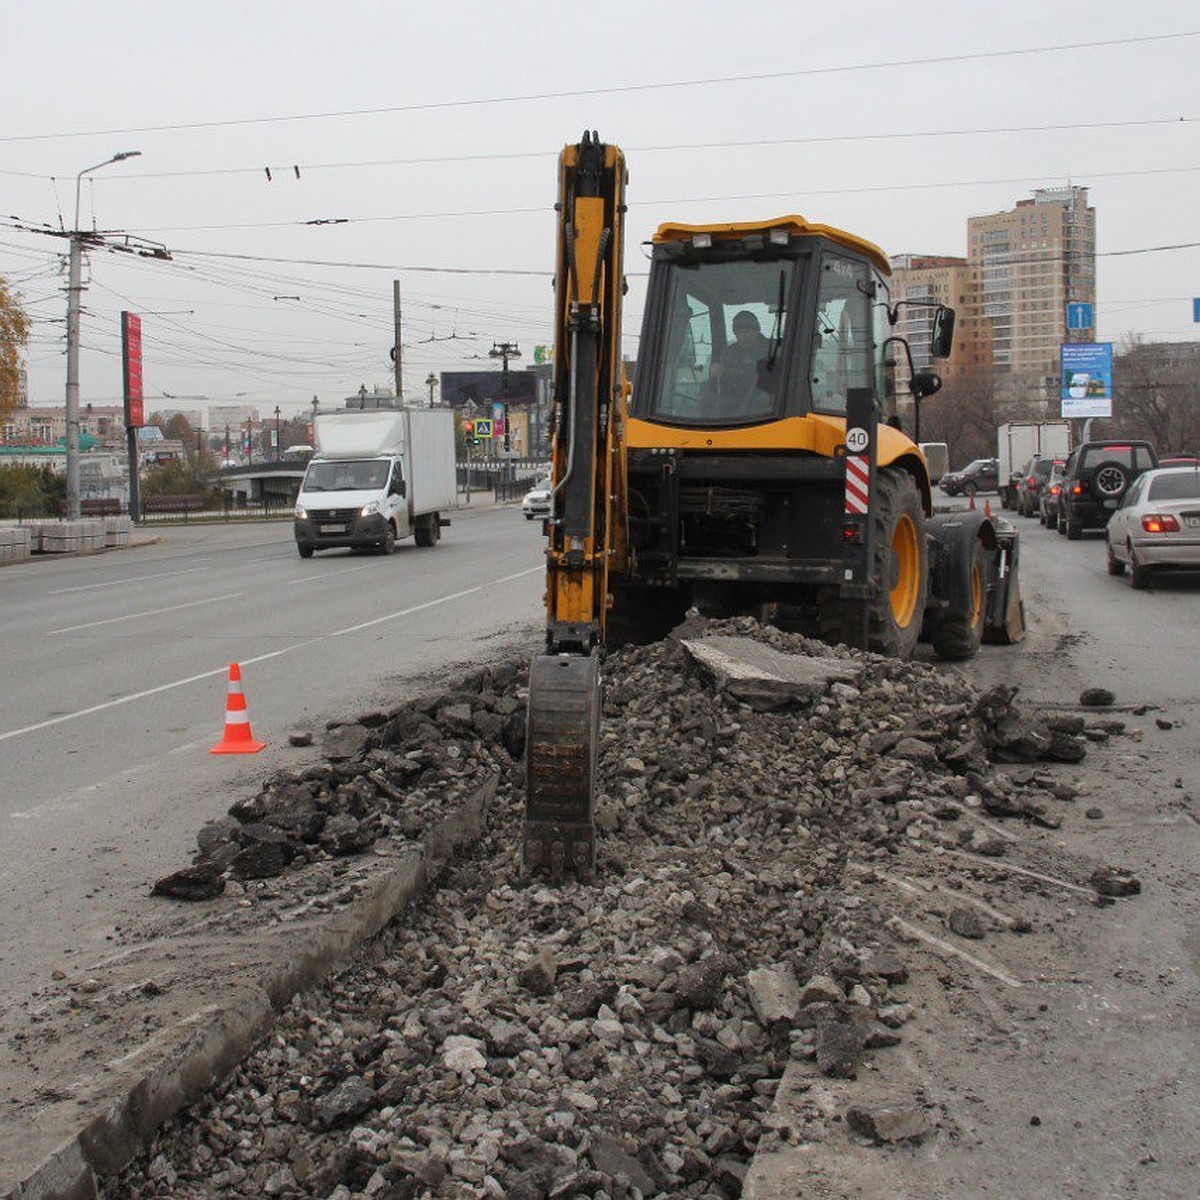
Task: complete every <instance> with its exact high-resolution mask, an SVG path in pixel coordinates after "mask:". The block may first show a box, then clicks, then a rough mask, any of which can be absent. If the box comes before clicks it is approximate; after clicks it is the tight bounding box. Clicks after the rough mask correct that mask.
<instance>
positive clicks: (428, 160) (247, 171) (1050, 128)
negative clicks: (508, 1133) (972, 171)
mask: <svg viewBox="0 0 1200 1200" xmlns="http://www.w3.org/2000/svg"><path fill="white" fill-rule="evenodd" d="M1197 121H1200V117H1146V118H1137V119H1131V120H1126V121H1087V122H1073V123H1059V124H1054V125H993V126H984V127H981V128H978V129H912V130H901V131H899V132H896V133H844V134H821V135H814V136H811V137H788V138H755V139H741V140H737V141H726V142H665V143H662V144H659V145H650V146H626V147H625V148H624V149H625V154H626V155H627V156H628V155H631V154H669V153H675V152H678V151H682V152H691V151H694V150H743V149H772V148H777V147H780V146H817V145H841V144H847V143H855V142H891V141H913V140H919V139H922V138H947V137H987V136H992V135H1010V134H1014V133H1080V132H1087V131H1090V130H1109V129H1144V128H1147V127H1151V126H1171V125H1188V124H1194V123H1195V122H1197ZM0 140H2V139H0ZM556 155H557V151H548V150H523V151H515V152H513V153H510V154H443V155H427V156H423V157H419V158H381V159H363V160H359V161H351V162H329V163H299V164H297V166H296V168H295V169H297V170H300V171H305V172H309V171H342V170H361V169H370V168H377V167H417V166H439V165H445V164H461V163H485V162H520V161H525V160H528V159H550V158H554V157H556ZM262 172H263V168H262V167H261V166H252V167H210V168H205V169H201V170H191V171H126V172H123V173H122V174H121V175H120V176H119V177H118V178H119V179H120V180H135V179H190V178H197V177H211V176H218V175H255V176H257V175H261V174H262ZM0 175H9V176H13V177H15V178H19V179H39V180H46V181H50V182H57V181H58V178H59V177H58V176H56V175H37V174H33V173H31V172H28V171H4V170H0ZM110 182H111V181H110Z"/></svg>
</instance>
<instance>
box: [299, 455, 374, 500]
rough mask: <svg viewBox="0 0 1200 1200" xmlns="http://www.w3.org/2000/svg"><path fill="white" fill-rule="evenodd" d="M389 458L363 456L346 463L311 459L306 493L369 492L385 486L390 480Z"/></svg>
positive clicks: (304, 489) (307, 474) (305, 482)
mask: <svg viewBox="0 0 1200 1200" xmlns="http://www.w3.org/2000/svg"><path fill="white" fill-rule="evenodd" d="M389 469H390V464H389V462H388V460H387V459H381V458H361V459H351V460H347V461H344V462H311V463H309V464H308V472H307V473H306V474H305V476H304V484H303V488H302V490H303V491H306V492H366V491H375V490H377V489H378V488H381V487H383V485H384V484H385V483H387V480H388V472H389Z"/></svg>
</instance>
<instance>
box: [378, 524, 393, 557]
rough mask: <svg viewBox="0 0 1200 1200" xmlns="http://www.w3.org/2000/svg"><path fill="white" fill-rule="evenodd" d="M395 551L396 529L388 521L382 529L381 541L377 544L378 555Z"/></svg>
mask: <svg viewBox="0 0 1200 1200" xmlns="http://www.w3.org/2000/svg"><path fill="white" fill-rule="evenodd" d="M395 549H396V528H395V526H394V525H393V524H392V523H391V521H389V522H388V523H387V524H386V525H385V526H384V528H383V541H382V542H380V543H379V553H380V554H392V553H394V552H395Z"/></svg>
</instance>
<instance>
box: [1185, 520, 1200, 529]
mask: <svg viewBox="0 0 1200 1200" xmlns="http://www.w3.org/2000/svg"><path fill="white" fill-rule="evenodd" d="M1183 523H1184V524H1185V525H1186V526H1187V527H1188V528H1189V529H1200V517H1184V518H1183Z"/></svg>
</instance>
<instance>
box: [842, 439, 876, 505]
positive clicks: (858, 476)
mask: <svg viewBox="0 0 1200 1200" xmlns="http://www.w3.org/2000/svg"><path fill="white" fill-rule="evenodd" d="M870 480H871V464H870V462H869V461H868V459H867V456H866V455H865V454H848V455H847V456H846V513H847V515H849V516H856V517H862V516H866V513H867V509H868V500H869V499H870Z"/></svg>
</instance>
